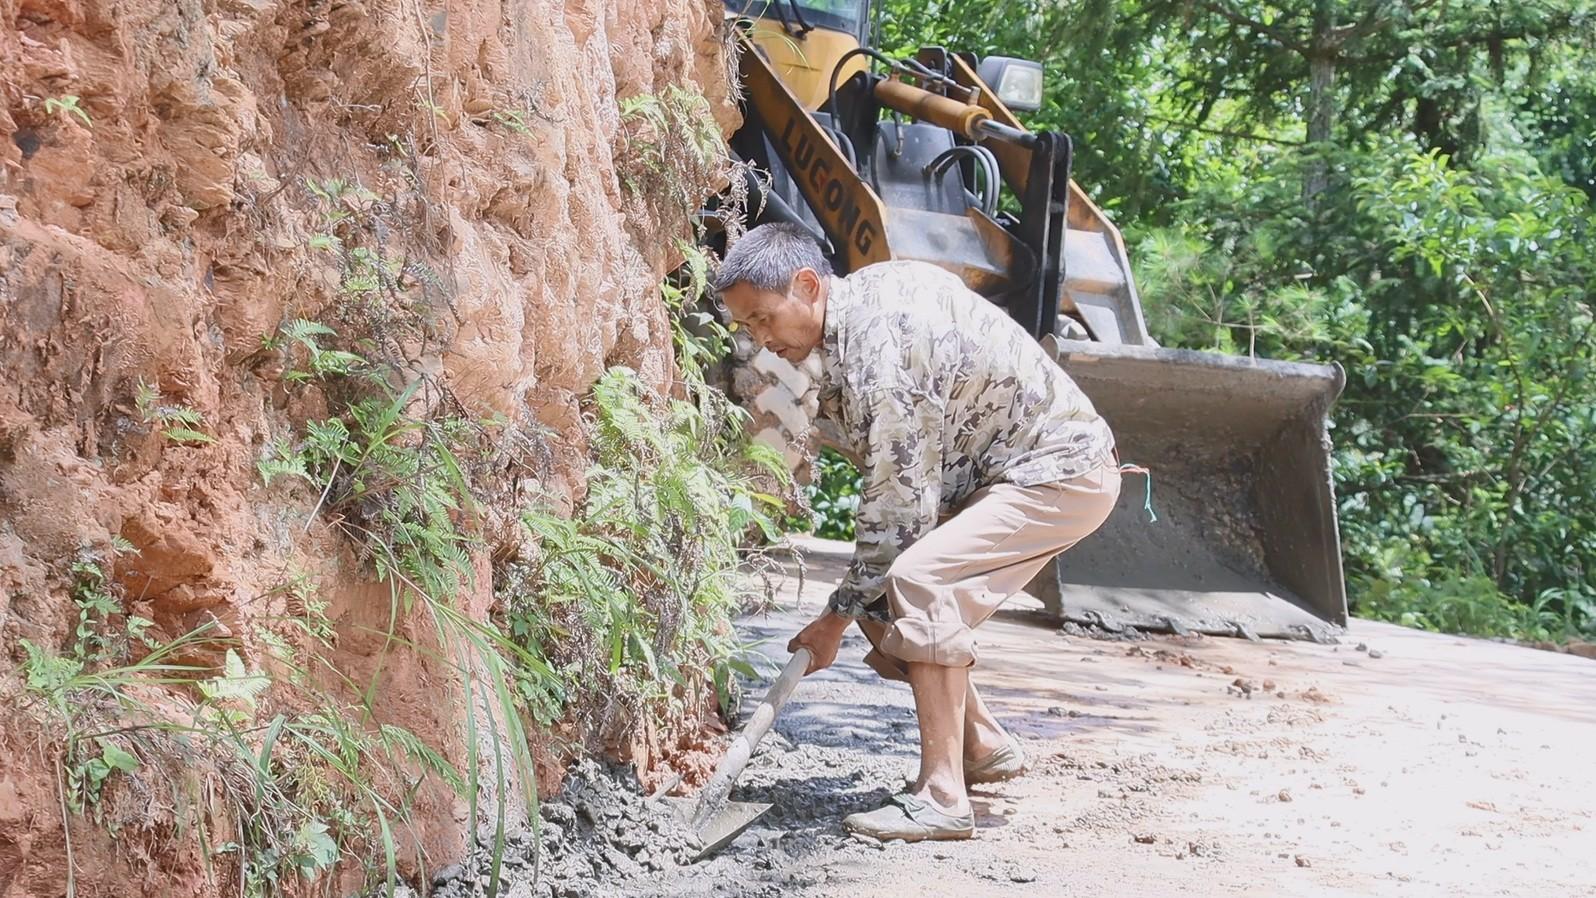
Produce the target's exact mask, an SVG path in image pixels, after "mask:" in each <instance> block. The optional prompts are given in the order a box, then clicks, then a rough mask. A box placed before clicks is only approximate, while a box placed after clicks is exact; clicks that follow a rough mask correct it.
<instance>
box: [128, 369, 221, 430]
mask: <svg viewBox="0 0 1596 898" xmlns="http://www.w3.org/2000/svg"><path fill="white" fill-rule="evenodd" d="M133 405H134V407H135V408H136V409H137V410H138V413H139V417H140V418H142V419H143V420H144V423H145V424H147V425H149V426H151V427H159V428H160V429H161V435H162V436H164V437H166V438H167V439H169V440H171V441H172V442H174V443H198V444H201V445H203V444H206V443H214V442H216V438H215V437H213V436H211V435H210V434H208V433H206V432H204V431H203V430H200V428H201V427H204V426H205V417H204V416H203V415H201V414H200V413H199V412H197V411H195V410H193V409H191V408H189V407H188V406H186V405H167V404H165V403H163V402H161V393H160V390H158V389H156V387H155V386H154V385H153V384H150V383H147V382H145V381H142V380H141V381H139V382H138V385H137V386H136V387H135V388H134V392H133Z"/></svg>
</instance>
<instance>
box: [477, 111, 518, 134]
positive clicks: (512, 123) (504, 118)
mask: <svg viewBox="0 0 1596 898" xmlns="http://www.w3.org/2000/svg"><path fill="white" fill-rule="evenodd" d="M472 121H474V122H476V123H477V124H479V125H488V124H494V125H498V126H499V127H501V128H504V129H505V130H507V131H513V132H514V133H516V134H519V135H521V136H522V137H527V136H530V135H531V134H532V129H531V128H529V127H527V123H526V116H525V115H523V114H521V112H520V110H516V109H499V108H497V107H495V108H492V109H489V110H487V111H486V112H484V113H482V114H481V115H479V116H476V117H474V118H473V119H472Z"/></svg>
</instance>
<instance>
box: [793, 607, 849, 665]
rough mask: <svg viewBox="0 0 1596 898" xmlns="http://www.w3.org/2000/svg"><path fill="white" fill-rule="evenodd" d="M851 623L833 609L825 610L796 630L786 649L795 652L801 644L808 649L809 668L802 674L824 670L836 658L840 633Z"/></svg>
mask: <svg viewBox="0 0 1596 898" xmlns="http://www.w3.org/2000/svg"><path fill="white" fill-rule="evenodd" d="M851 623H853V621H852V620H851V619H849V618H846V617H843V616H842V615H840V614H837V613H836V612H834V611H827V612H826V613H824V614H822V615H820V616H819V617H817V618H815V619H814V620H812V621H810V622H809V625H808V626H807V627H804V628H803V629H802V630H799V631H798V635H797V636H794V637H793V638H792V641H790V642H788V643H787V651H789V652H796V651H798V648H799V647H800V646H802V647H803V648H806V649H808V650H809V655H810V661H809V669H808V670H806V671H804V676H808V675H809V674H812V673H814V672H815V671H818V670H825V669H826V668H828V667H830V666H831V662H833V661H835V660H837V648H838V647H839V646H841V645H842V634H843V633H846V632H847V631H848V625H849V624H851Z"/></svg>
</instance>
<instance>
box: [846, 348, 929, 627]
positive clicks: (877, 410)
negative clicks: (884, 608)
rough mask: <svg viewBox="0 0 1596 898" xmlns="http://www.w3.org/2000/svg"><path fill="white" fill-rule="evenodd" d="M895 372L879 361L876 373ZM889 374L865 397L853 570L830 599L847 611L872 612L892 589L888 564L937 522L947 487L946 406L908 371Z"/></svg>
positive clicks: (860, 425)
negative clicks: (944, 478) (944, 454)
mask: <svg viewBox="0 0 1596 898" xmlns="http://www.w3.org/2000/svg"><path fill="white" fill-rule="evenodd" d="M883 369H884V370H885V371H891V370H893V369H892V368H890V367H885V366H882V367H877V368H876V369H875V373H877V374H881V373H884V370H883ZM897 370H898V371H899V372H900V373H898V374H897V375H896V376H889V377H884V378H882V380H888V379H889V378H890V382H889V383H882V382H877V383H873V384H871V385H870V386H869V387H868V389H867V391H862V392H861V393H860V394H859V395H861V396H868V397H869V405H868V406H867V407H866V408H864V409H862V410H861V418H862V420H861V421H859V422H858V428H857V432H858V433H861V434H862V435H863V436H864V439H863V441H862V443H863V445H860V446H857V447H856V448H857V449H858V450H859V451H860V454H861V456H862V458H861V466H860V471H859V474H860V481H861V484H860V487H861V489H860V498H859V509H858V511H857V512H856V513H855V515H854V553H853V560H852V562H850V563H849V565H848V572H847V574H846V575H845V576H844V577H843V579H842V582H841V583H840V584H839V585H838V586H837V589H836V591H835V592H833V593H832V595H831V600H830V601H829V602H828V603H827V608H828V610H830V611H833V612H835V613H837V614H840V615H842V616H843V617H850V618H860V617H865V616H867V615H866V609H867V608H868V607H869V606H870V605H871V604H872V603H874V602H875V601H876V600H877V599H879V598H880V597H881V595H882V593H883V592H884V591H885V590H886V579H887V569H888V568H890V567H891V566H892V562H893V561H894V560H896V559H897V557H898V556H899V555H900V554H902V553H903V551H904V550H905V549H907V548H909V546H911V545H913V544H914V542H915V541H916V540H918V539H919V538H920V537H922V536H924V535H925V534H926V533H928V532H930V530H931V528H933V527H935V526H936V521H937V509H938V507H939V505H940V499H941V492H942V452H943V446H942V409H941V407H940V405H939V404H938V402H937V400H936V399H935V397H934V396H933V395H932V394H931V393H930V392H929V391H927V390H925V389H923V388H921V387H920V386H919V385H917V384H916V383H915V382H914V380H915V379H914V377H913V376H912V375H909V374H905V373H901V372H902V371H903V369H901V368H899V369H897Z"/></svg>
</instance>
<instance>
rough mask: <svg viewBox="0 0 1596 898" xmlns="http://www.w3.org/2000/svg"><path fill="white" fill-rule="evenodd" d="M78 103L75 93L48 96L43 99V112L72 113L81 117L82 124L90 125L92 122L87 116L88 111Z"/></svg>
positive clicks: (53, 113)
mask: <svg viewBox="0 0 1596 898" xmlns="http://www.w3.org/2000/svg"><path fill="white" fill-rule="evenodd" d="M79 103H80V100H79V98H78V97H77V96H76V95H75V94H66V95H65V96H60V97H50V98H49V99H46V100H45V101H44V112H45V114H46V115H55V114H56V113H57V112H69V113H71V114H72V115H75V116H77V117H78V118H80V119H82V120H83V124H85V125H91V126H92V125H93V124H94V122H93V120H91V119H90V118H89V113H88V111H87V110H85V109H84V108H83V107H82V106H81V105H79Z"/></svg>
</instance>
